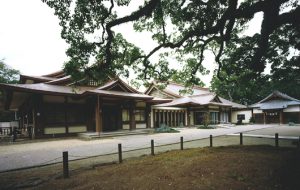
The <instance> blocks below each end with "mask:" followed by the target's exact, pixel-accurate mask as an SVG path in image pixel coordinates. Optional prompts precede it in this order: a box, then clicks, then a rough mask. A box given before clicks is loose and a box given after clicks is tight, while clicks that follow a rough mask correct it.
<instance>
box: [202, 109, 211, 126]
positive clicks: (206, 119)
mask: <svg viewBox="0 0 300 190" xmlns="http://www.w3.org/2000/svg"><path fill="white" fill-rule="evenodd" d="M209 124H210V120H209V113H208V112H206V113H205V114H204V115H203V125H204V127H208V125H209Z"/></svg>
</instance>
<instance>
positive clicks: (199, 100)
mask: <svg viewBox="0 0 300 190" xmlns="http://www.w3.org/2000/svg"><path fill="white" fill-rule="evenodd" d="M215 98H218V97H217V96H216V95H215V94H214V93H206V94H201V95H194V96H185V97H181V98H176V99H174V100H173V101H172V102H169V103H164V104H158V105H156V106H163V107H172V106H175V107H176V106H186V105H190V106H199V105H200V106H201V105H209V104H210V105H222V106H228V107H231V105H230V104H227V103H222V102H215V101H213V100H214V99H215Z"/></svg>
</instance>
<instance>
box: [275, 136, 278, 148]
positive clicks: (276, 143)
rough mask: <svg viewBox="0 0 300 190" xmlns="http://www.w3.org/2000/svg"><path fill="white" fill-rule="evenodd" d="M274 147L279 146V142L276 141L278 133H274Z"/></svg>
mask: <svg viewBox="0 0 300 190" xmlns="http://www.w3.org/2000/svg"><path fill="white" fill-rule="evenodd" d="M275 147H276V148H278V147H279V143H278V133H275Z"/></svg>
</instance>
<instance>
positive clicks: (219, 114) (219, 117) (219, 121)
mask: <svg viewBox="0 0 300 190" xmlns="http://www.w3.org/2000/svg"><path fill="white" fill-rule="evenodd" d="M221 111H222V109H221V107H220V106H219V113H218V123H219V124H220V123H221Z"/></svg>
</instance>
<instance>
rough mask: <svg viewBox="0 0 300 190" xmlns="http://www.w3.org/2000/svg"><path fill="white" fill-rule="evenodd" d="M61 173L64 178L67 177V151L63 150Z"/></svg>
mask: <svg viewBox="0 0 300 190" xmlns="http://www.w3.org/2000/svg"><path fill="white" fill-rule="evenodd" d="M63 173H64V178H68V177H69V159H68V151H64V152H63Z"/></svg>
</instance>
